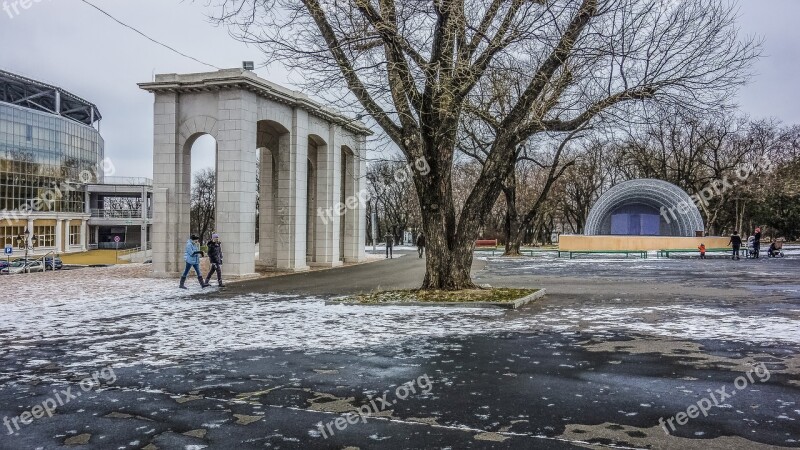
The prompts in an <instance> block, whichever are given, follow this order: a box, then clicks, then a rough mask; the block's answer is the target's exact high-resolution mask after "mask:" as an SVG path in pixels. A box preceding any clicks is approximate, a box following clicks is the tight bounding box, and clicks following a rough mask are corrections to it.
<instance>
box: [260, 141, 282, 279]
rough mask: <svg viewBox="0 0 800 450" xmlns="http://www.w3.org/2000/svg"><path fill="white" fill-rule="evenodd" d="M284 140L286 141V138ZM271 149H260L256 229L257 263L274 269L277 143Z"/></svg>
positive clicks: (275, 259) (275, 261) (275, 262)
mask: <svg viewBox="0 0 800 450" xmlns="http://www.w3.org/2000/svg"><path fill="white" fill-rule="evenodd" d="M285 138H287V139H288V136H286V137H285ZM276 139H278V138H276ZM269 145H270V147H271V148H261V149H260V151H261V158H260V159H261V165H260V170H261V173H260V176H259V179H260V181H261V186H260V187H259V188H260V190H261V192H260V195H259V198H258V211H259V227H258V259H259V263H260V265H262V266H265V267H275V266H276V264H277V258H276V252H275V249H276V242H275V206H274V202H273V195H274V192H275V190H274V188H275V186H276V184H277V180H276V179H275V173H274V170H275V167H273V163H272V158H273V156H272V155H273V154H275V156H276V157H278V153H277V146H278V145H279V144H278V141H277V140H276V141H275V142H270V143H269Z"/></svg>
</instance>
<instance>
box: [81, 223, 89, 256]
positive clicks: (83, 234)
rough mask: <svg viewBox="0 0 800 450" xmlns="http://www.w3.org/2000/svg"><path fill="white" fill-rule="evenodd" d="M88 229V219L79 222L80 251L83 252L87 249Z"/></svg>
mask: <svg viewBox="0 0 800 450" xmlns="http://www.w3.org/2000/svg"><path fill="white" fill-rule="evenodd" d="M88 228H89V219H82V220H81V251H82V252H85V251H86V249H87V240H86V239H87V236H88V234H87V231H88Z"/></svg>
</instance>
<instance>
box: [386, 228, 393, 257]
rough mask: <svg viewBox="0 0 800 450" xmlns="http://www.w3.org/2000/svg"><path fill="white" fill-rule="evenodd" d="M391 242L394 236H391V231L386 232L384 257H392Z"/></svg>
mask: <svg viewBox="0 0 800 450" xmlns="http://www.w3.org/2000/svg"><path fill="white" fill-rule="evenodd" d="M393 243H394V236H392V233H386V259H389V258H391V259H394V255H392V247H393Z"/></svg>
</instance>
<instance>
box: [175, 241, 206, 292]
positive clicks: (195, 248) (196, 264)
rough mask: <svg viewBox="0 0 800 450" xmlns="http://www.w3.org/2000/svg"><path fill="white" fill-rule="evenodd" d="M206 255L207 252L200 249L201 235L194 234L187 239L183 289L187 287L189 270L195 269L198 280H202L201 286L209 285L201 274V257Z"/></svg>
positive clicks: (181, 286) (184, 255)
mask: <svg viewBox="0 0 800 450" xmlns="http://www.w3.org/2000/svg"><path fill="white" fill-rule="evenodd" d="M201 256H205V253H203V252H202V251H200V237H199V236H197V235H195V234H193V235H192V237H191V238H189V240H188V241H186V250H184V252H183V259H184V260H185V261H186V269H184V270H183V276H181V285H180V286H179V287H180V288H181V289H186V277H187V276H188V275H189V270H191V269H194V273H195V274H197V281H199V282H200V287H204V288H205V287H208V285H207V284H205V283H204V282H203V275H201V274H200V257H201Z"/></svg>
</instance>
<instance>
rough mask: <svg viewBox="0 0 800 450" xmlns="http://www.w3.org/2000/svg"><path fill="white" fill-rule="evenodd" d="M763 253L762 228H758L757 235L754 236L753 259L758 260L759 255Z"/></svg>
mask: <svg viewBox="0 0 800 450" xmlns="http://www.w3.org/2000/svg"><path fill="white" fill-rule="evenodd" d="M760 252H761V227H756V233H755V234H754V235H753V258H756V259H758V254H759V253H760Z"/></svg>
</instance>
